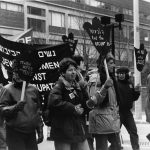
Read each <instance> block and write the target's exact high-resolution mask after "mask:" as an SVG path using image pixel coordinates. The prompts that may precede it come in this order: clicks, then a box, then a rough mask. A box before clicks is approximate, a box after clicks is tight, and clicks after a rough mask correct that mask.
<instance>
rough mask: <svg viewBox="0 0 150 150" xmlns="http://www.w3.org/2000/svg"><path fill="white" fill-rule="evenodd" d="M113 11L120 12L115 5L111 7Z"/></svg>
mask: <svg viewBox="0 0 150 150" xmlns="http://www.w3.org/2000/svg"><path fill="white" fill-rule="evenodd" d="M111 11H114V12H119V8H118V7H116V6H114V5H111Z"/></svg>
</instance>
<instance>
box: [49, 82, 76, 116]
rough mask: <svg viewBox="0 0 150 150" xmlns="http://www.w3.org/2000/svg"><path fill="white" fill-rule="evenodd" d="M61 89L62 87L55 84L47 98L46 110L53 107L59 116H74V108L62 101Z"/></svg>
mask: <svg viewBox="0 0 150 150" xmlns="http://www.w3.org/2000/svg"><path fill="white" fill-rule="evenodd" d="M62 88H63V87H61V86H60V85H58V84H56V85H55V87H54V88H53V89H52V90H51V92H50V94H49V97H48V108H49V109H51V108H52V107H53V108H54V109H55V111H57V113H59V114H60V115H64V114H75V113H76V111H75V106H74V105H73V104H72V103H70V102H68V101H65V100H64V99H63V97H62Z"/></svg>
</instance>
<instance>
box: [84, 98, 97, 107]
mask: <svg viewBox="0 0 150 150" xmlns="http://www.w3.org/2000/svg"><path fill="white" fill-rule="evenodd" d="M96 103H97V101H96V98H95V97H94V96H92V97H91V99H89V100H88V101H87V102H86V105H87V107H88V108H90V109H92V108H94V106H95V105H96Z"/></svg>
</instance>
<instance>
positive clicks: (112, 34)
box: [111, 24, 115, 57]
mask: <svg viewBox="0 0 150 150" xmlns="http://www.w3.org/2000/svg"><path fill="white" fill-rule="evenodd" d="M111 28H112V30H111V31H112V32H111V39H112V54H113V55H114V57H115V40H114V39H115V38H114V36H115V35H114V24H112V27H111Z"/></svg>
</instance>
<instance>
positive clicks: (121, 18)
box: [101, 14, 124, 56]
mask: <svg viewBox="0 0 150 150" xmlns="http://www.w3.org/2000/svg"><path fill="white" fill-rule="evenodd" d="M123 21H124V15H123V14H116V15H115V22H116V23H110V17H108V16H102V17H101V23H102V24H103V25H107V26H110V28H111V31H112V34H111V35H112V54H113V55H114V56H115V43H114V41H115V40H114V29H115V28H119V30H122V27H121V23H122V22H123Z"/></svg>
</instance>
